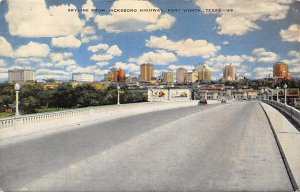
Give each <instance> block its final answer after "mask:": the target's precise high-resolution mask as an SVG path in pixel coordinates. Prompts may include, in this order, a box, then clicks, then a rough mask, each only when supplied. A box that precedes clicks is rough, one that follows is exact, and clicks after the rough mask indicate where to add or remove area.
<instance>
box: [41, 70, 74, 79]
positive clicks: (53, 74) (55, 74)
mask: <svg viewBox="0 0 300 192" xmlns="http://www.w3.org/2000/svg"><path fill="white" fill-rule="evenodd" d="M70 76H71V75H70V73H68V72H67V71H64V70H53V69H45V68H40V69H37V70H36V78H37V79H38V80H43V79H57V80H68V79H70Z"/></svg>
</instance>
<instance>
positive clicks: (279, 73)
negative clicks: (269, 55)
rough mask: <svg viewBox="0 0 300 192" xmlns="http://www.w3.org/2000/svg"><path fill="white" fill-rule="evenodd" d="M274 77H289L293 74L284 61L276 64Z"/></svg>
mask: <svg viewBox="0 0 300 192" xmlns="http://www.w3.org/2000/svg"><path fill="white" fill-rule="evenodd" d="M273 77H274V78H276V79H288V80H290V79H291V78H292V74H291V73H290V72H289V68H288V65H287V64H286V63H283V62H279V63H276V64H274V66H273Z"/></svg>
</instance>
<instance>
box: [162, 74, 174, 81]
mask: <svg viewBox="0 0 300 192" xmlns="http://www.w3.org/2000/svg"><path fill="white" fill-rule="evenodd" d="M162 80H163V82H165V83H173V82H174V74H173V72H162Z"/></svg>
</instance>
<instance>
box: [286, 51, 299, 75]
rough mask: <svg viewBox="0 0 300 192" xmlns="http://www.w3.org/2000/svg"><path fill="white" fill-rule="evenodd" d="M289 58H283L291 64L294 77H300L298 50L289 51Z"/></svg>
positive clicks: (290, 67)
mask: <svg viewBox="0 0 300 192" xmlns="http://www.w3.org/2000/svg"><path fill="white" fill-rule="evenodd" d="M288 56H289V59H287V60H283V62H285V63H286V64H288V66H289V71H290V72H291V73H292V76H293V77H300V53H299V52H298V51H290V52H288Z"/></svg>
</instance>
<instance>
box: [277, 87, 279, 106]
mask: <svg viewBox="0 0 300 192" xmlns="http://www.w3.org/2000/svg"><path fill="white" fill-rule="evenodd" d="M276 90H277V98H276V101H277V102H279V98H278V92H279V87H276Z"/></svg>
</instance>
